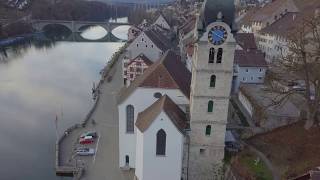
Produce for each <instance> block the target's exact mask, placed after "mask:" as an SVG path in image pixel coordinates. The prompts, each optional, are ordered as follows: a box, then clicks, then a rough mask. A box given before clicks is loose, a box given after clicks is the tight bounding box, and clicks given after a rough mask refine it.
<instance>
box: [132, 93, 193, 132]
mask: <svg viewBox="0 0 320 180" xmlns="http://www.w3.org/2000/svg"><path fill="white" fill-rule="evenodd" d="M162 111H164V112H165V113H166V114H167V116H168V117H169V119H170V120H171V121H172V123H173V124H174V125H175V126H176V127H177V129H178V130H179V131H180V132H182V133H184V129H186V128H187V118H186V114H185V113H184V112H183V111H182V110H181V109H180V108H179V107H178V106H177V105H176V104H175V103H174V102H173V101H172V100H171V99H170V97H169V96H167V95H163V96H162V97H161V98H160V99H158V100H157V101H156V102H155V103H153V104H152V105H151V106H149V107H148V108H147V109H145V110H144V111H142V112H140V113H139V114H138V117H137V121H136V126H137V128H138V129H139V130H140V131H141V132H144V131H145V130H147V129H148V128H149V127H150V125H151V124H152V123H153V121H154V120H155V119H156V117H157V116H158V115H159V114H160V113H161V112H162Z"/></svg>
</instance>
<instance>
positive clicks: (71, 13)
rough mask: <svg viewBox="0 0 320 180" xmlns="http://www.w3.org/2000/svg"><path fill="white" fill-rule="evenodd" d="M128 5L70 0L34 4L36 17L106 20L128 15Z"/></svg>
mask: <svg viewBox="0 0 320 180" xmlns="http://www.w3.org/2000/svg"><path fill="white" fill-rule="evenodd" d="M128 12H129V8H128V7H117V8H115V7H114V6H111V5H108V4H105V3H102V2H96V1H84V0H68V1H59V2H57V3H56V4H50V3H38V4H34V5H33V6H32V17H33V18H34V19H57V20H89V21H105V20H106V19H109V18H115V17H116V16H118V17H123V16H127V15H128Z"/></svg>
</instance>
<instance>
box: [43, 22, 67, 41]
mask: <svg viewBox="0 0 320 180" xmlns="http://www.w3.org/2000/svg"><path fill="white" fill-rule="evenodd" d="M41 30H42V31H44V34H45V35H46V36H47V37H48V38H54V39H65V38H67V37H69V36H70V35H71V34H72V29H70V28H69V27H68V26H65V25H63V24H58V23H57V24H45V25H44V26H43V27H42V29H41Z"/></svg>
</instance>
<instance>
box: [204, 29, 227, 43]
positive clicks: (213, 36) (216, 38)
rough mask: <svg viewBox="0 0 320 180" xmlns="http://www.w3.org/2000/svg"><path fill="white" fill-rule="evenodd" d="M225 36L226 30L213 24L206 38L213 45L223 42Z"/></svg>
mask: <svg viewBox="0 0 320 180" xmlns="http://www.w3.org/2000/svg"><path fill="white" fill-rule="evenodd" d="M227 37H228V33H227V30H226V29H225V28H224V27H223V26H214V27H213V28H211V30H210V31H209V33H208V39H209V41H210V42H211V43H212V44H214V45H221V44H223V43H224V42H225V40H226V39H227Z"/></svg>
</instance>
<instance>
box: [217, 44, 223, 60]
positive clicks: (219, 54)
mask: <svg viewBox="0 0 320 180" xmlns="http://www.w3.org/2000/svg"><path fill="white" fill-rule="evenodd" d="M222 54H223V49H222V48H219V49H218V54H217V63H221V61H222Z"/></svg>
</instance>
